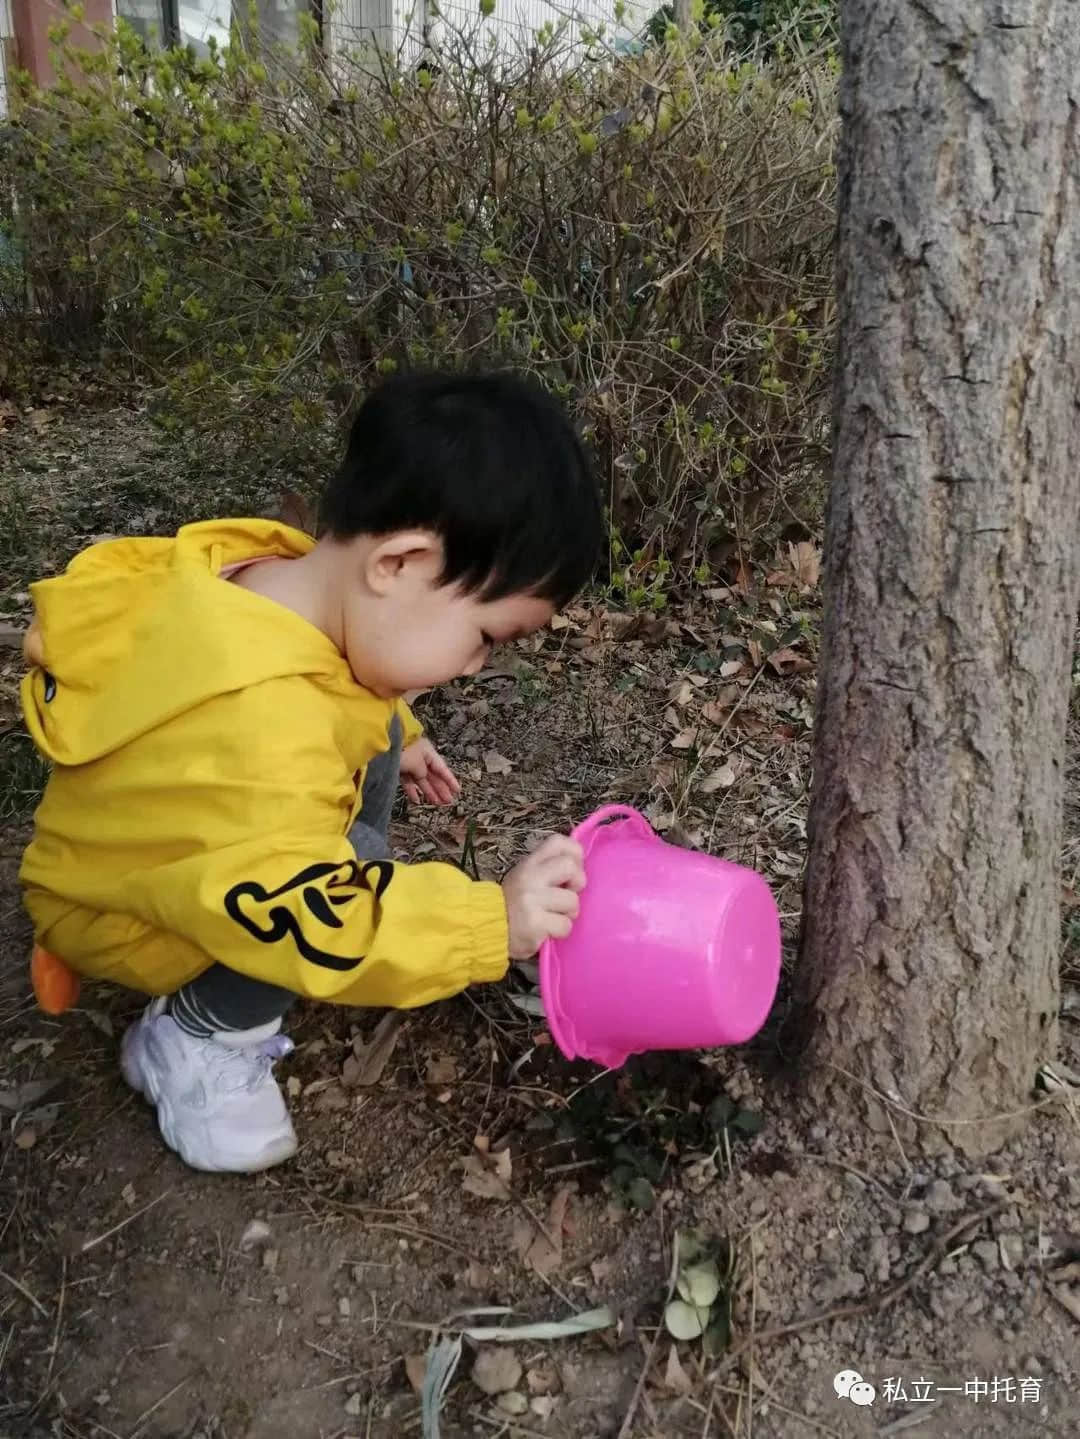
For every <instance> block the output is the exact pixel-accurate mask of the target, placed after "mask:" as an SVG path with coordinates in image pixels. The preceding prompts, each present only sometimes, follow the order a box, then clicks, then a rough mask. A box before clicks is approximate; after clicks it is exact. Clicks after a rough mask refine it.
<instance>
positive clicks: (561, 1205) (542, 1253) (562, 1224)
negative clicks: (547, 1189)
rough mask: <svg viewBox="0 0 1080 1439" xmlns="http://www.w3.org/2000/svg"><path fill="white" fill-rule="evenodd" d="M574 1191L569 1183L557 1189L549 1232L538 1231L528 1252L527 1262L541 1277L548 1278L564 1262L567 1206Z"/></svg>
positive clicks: (548, 1224)
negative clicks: (564, 1232)
mask: <svg viewBox="0 0 1080 1439" xmlns="http://www.w3.org/2000/svg"><path fill="white" fill-rule="evenodd" d="M573 1192H574V1190H573V1187H572V1186H571V1185H569V1184H564V1185H563V1186H562V1188H561V1189H559V1190H557V1191H556V1194H555V1197H554V1199H552V1201H551V1206H550V1208H549V1209H548V1216H547V1233H546V1234H541V1233H538V1234H537V1235H536V1237H535V1239H533V1242H532V1243H531V1244H530V1246H529V1248H528V1251H527V1252H526V1255H525V1263H526V1264H527V1265H528V1266H529V1267H530V1268H531V1269H533V1270H534V1271H535V1272H536V1273H537V1274H539V1275H540V1276H541V1278H545V1279H546V1278H547V1277H548V1276H550V1275H552V1274H554V1273H555V1271H556V1270H557V1269H558V1268H559V1266H560V1264H562V1257H563V1231H564V1230H565V1228H566V1207H567V1205H568V1204H569V1202H570V1196H571V1195H572V1194H573Z"/></svg>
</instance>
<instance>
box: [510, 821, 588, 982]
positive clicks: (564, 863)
mask: <svg viewBox="0 0 1080 1439" xmlns="http://www.w3.org/2000/svg"><path fill="white" fill-rule="evenodd" d="M584 888H585V855H584V851H583V850H582V848H581V845H579V844H578V843H577V842H576V841H575V840H572V839H567V838H565V837H564V836H563V835H558V834H553V835H552V836H551V837H550V839H546V840H545V841H544V843H543V844H542V845H541V846H540V848H539V849H538V850H536V852H535V853H534V854H530V855H529V857H528V859H523V860H522V861H521V863H520V864H519V865H517V866H516V868H514V869H512V870H511V871H510V873H509V874H508V875H507V876H506V878H505V879H504V880H503V885H502V890H503V898H504V899H505V900H506V913H507V918H508V920H509V923H510V958H511V959H531V958H532V956H533V955H534V954H535V953H536V952H537V950H538V949H539V948H540V946H541V945H542V944H543V943H544V941H545V940H546V939H565V938H566V936H567V935H568V934H569V933H570V930H571V927H572V926H573V923H574V920H575V919H577V915H578V895H579V894H580V893H581V891H582V890H583V889H584Z"/></svg>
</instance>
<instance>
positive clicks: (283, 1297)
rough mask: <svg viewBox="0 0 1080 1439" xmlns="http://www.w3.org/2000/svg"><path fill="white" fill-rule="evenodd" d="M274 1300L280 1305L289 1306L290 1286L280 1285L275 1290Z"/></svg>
mask: <svg viewBox="0 0 1080 1439" xmlns="http://www.w3.org/2000/svg"><path fill="white" fill-rule="evenodd" d="M274 1298H275V1300H276V1301H277V1303H278V1304H288V1302H289V1286H288V1285H287V1284H279V1285H278V1287H277V1288H276V1289H275V1290H274Z"/></svg>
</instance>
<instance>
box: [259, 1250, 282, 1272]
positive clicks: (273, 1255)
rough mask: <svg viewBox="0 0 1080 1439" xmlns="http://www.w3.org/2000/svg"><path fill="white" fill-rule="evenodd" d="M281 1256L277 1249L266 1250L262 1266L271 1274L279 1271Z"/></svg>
mask: <svg viewBox="0 0 1080 1439" xmlns="http://www.w3.org/2000/svg"><path fill="white" fill-rule="evenodd" d="M278 1258H279V1254H278V1251H277V1250H276V1249H264V1250H263V1257H262V1266H263V1268H264V1269H265V1270H266V1271H267V1272H268V1273H270V1274H273V1273H274V1271H275V1270H276V1269H277V1265H278Z"/></svg>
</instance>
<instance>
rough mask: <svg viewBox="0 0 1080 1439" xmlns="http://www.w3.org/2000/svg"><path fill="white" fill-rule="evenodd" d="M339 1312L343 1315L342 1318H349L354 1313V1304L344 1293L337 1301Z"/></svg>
mask: <svg viewBox="0 0 1080 1439" xmlns="http://www.w3.org/2000/svg"><path fill="white" fill-rule="evenodd" d="M337 1312H338V1313H339V1314H340V1315H341V1317H342V1319H348V1318H349V1316H350V1315H351V1314H352V1305H351V1304H350V1303H349V1301H348V1300H347V1299H346V1298H345V1296H344V1295H342V1296H341V1298H340V1299H339V1300H338V1302H337Z"/></svg>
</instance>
